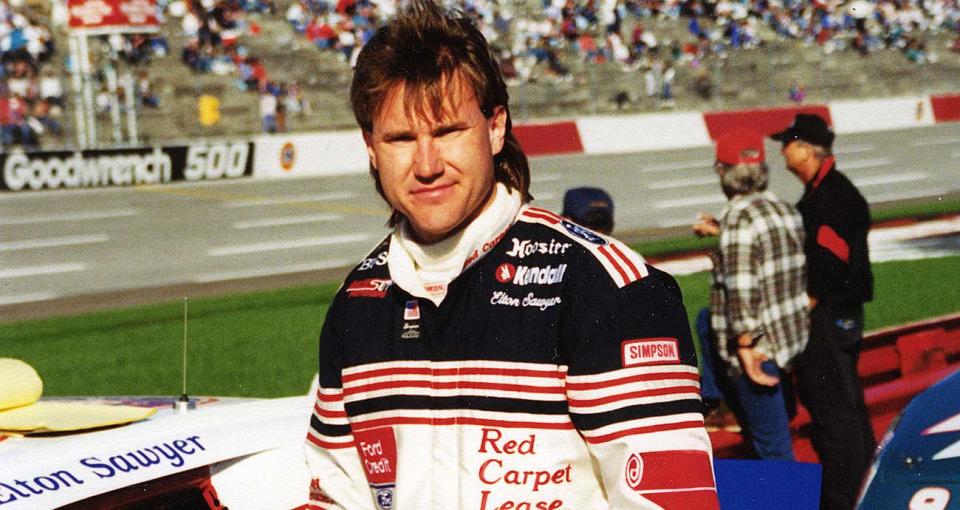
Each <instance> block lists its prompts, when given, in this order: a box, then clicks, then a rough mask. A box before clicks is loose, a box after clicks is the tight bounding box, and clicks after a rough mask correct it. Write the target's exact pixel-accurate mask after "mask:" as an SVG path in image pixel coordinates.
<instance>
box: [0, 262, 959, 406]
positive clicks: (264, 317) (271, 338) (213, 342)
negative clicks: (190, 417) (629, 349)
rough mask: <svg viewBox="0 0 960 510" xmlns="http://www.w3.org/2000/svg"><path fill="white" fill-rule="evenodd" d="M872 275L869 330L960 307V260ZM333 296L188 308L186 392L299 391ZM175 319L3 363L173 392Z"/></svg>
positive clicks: (157, 311) (688, 287)
mask: <svg viewBox="0 0 960 510" xmlns="http://www.w3.org/2000/svg"><path fill="white" fill-rule="evenodd" d="M874 273H875V276H876V282H877V288H876V295H877V298H876V300H875V301H874V302H873V303H870V304H869V305H868V308H867V312H866V313H867V329H874V328H878V327H882V326H888V325H893V324H901V323H904V322H908V321H913V320H918V319H923V318H927V317H934V316H937V315H943V314H946V313H950V312H956V311H958V310H960V301H958V300H957V299H955V296H956V295H957V292H956V289H957V287H958V284H960V256H957V257H948V258H940V259H928V260H921V261H911V262H887V263H883V264H875V265H874ZM678 280H679V282H680V285H681V286H682V287H683V292H684V300H685V303H686V306H687V311H688V313H689V314H690V316H691V319H692V317H693V315H694V314H695V313H696V311H697V310H699V309H700V308H701V307H703V306H706V305H707V300H708V297H707V296H708V289H709V276H708V275H707V274H706V273H699V274H694V275H688V276H682V277H679V278H678ZM916 282H923V284H922V285H917V284H916ZM335 291H336V284H328V285H321V286H313V287H301V288H293V289H284V290H278V291H272V292H260V293H254V294H244V295H237V296H231V297H224V298H219V299H202V300H201V299H198V300H194V301H191V302H190V321H189V324H188V328H189V331H188V334H189V339H190V347H189V355H188V366H189V375H188V377H189V380H188V384H189V387H188V389H189V391H190V393H191V394H194V395H235V396H257V397H272V396H284V395H294V394H302V393H305V392H306V391H307V388H308V386H309V383H310V377H311V376H312V374H313V373H314V372H315V371H316V353H317V337H318V335H319V331H320V326H321V324H322V322H323V317H324V315H325V314H326V310H327V306H328V305H329V303H330V299H331V298H332V296H333V294H334V292H335ZM182 314H183V303H182V302H176V303H169V304H166V305H157V306H149V307H141V308H134V309H129V310H120V311H109V312H98V313H91V314H87V315H81V316H75V317H64V318H50V319H41V320H34V321H26V322H20V323H9V324H0V356H4V357H15V358H20V359H23V360H25V361H26V362H28V363H30V364H31V365H33V366H34V367H35V368H36V369H37V371H38V372H39V373H40V375H41V376H42V377H43V379H44V384H45V389H44V394H46V395H174V394H179V393H180V359H181V342H182V336H183V322H182ZM691 324H692V323H691Z"/></svg>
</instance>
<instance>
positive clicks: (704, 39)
mask: <svg viewBox="0 0 960 510" xmlns="http://www.w3.org/2000/svg"><path fill="white" fill-rule="evenodd" d="M292 3H293V4H294V8H293V9H291V1H290V0H280V1H278V2H275V3H270V2H240V1H239V0H230V1H225V0H221V1H220V2H199V1H197V2H192V3H191V4H189V5H188V4H184V3H183V2H182V1H177V2H169V3H168V2H159V3H158V4H159V5H160V7H159V8H160V9H161V11H163V14H164V19H165V23H164V24H163V26H162V28H161V33H160V37H159V38H158V40H162V41H165V44H162V45H152V44H148V45H147V47H149V48H150V49H147V50H144V51H145V52H146V54H145V55H142V56H141V57H142V58H141V57H138V58H136V59H133V60H135V61H136V62H137V63H136V64H135V65H134V64H127V63H122V64H120V67H122V68H126V66H129V67H130V68H132V70H133V73H134V74H136V75H140V76H142V77H143V79H144V83H145V84H146V83H149V88H150V90H151V91H152V92H151V94H152V98H153V100H154V101H155V103H157V104H158V107H150V106H141V107H140V109H139V110H140V111H139V118H140V129H139V131H140V138H141V140H143V141H147V142H157V141H167V140H171V139H178V138H196V137H224V136H245V135H251V134H255V133H258V132H261V131H262V123H261V120H262V119H261V114H260V95H259V94H258V93H257V92H256V89H258V88H259V89H262V88H267V89H268V90H269V91H270V92H271V93H274V94H277V93H281V94H282V92H286V91H287V90H288V89H289V88H290V86H291V84H293V87H292V88H293V89H294V90H299V92H298V93H297V94H298V97H297V98H298V99H299V100H298V101H297V106H298V108H300V109H301V111H299V112H297V111H295V110H296V109H297V108H293V109H291V108H288V109H287V112H286V115H285V116H284V117H285V119H284V120H285V122H281V123H282V124H284V126H281V129H284V128H285V129H286V130H287V131H316V130H325V129H338V128H352V127H353V120H352V115H351V113H350V109H349V104H348V101H347V93H346V91H347V88H348V86H349V82H350V77H351V70H350V65H349V61H350V57H349V56H348V55H349V54H350V51H348V50H344V49H343V48H342V46H344V45H345V44H349V39H356V40H357V41H360V42H362V40H363V39H364V38H365V37H368V36H369V33H370V31H371V30H372V28H373V27H375V26H376V24H377V23H378V22H379V20H380V19H381V17H382V16H383V15H384V13H386V12H389V7H388V4H389V2H377V3H373V4H371V3H368V2H367V1H361V2H357V3H355V4H354V3H353V2H347V1H346V0H344V1H341V2H338V3H337V4H336V5H334V4H327V3H326V2H323V1H319V0H310V1H306V0H304V1H303V2H300V3H297V2H292ZM864 3H865V4H869V5H870V6H874V7H871V10H874V9H875V10H874V12H873V13H871V14H870V15H869V16H868V18H867V22H866V23H864V22H863V21H862V19H861V18H860V17H858V16H859V15H854V13H853V11H852V10H851V9H852V7H851V6H852V5H853V4H852V3H851V4H837V5H833V6H832V7H827V6H825V5H824V4H819V3H812V4H810V3H807V2H799V1H787V2H783V4H782V5H783V7H782V8H779V9H780V10H779V11H777V10H774V9H773V8H771V7H761V6H768V5H774V6H776V5H781V4H780V3H776V2H771V3H770V4H767V3H761V2H755V1H754V2H746V1H743V2H733V3H731V2H728V1H726V0H723V1H721V2H705V3H701V2H695V1H692V0H690V1H687V2H681V3H675V2H660V1H643V2H639V1H634V0H631V1H626V2H602V5H599V6H598V5H597V4H596V3H593V2H570V3H564V2H559V4H558V3H557V2H554V3H553V4H552V5H551V4H549V2H544V3H540V2H529V1H527V2H518V1H510V2H499V3H497V2H489V3H488V2H464V3H462V4H463V5H465V6H467V8H468V9H469V10H471V11H473V12H476V13H477V17H478V18H479V19H481V20H483V21H482V23H483V24H485V26H486V32H487V33H488V34H489V35H490V37H491V39H493V42H494V45H495V46H497V47H498V51H500V52H501V57H502V58H503V60H504V65H505V66H507V67H505V68H509V71H510V73H509V74H513V73H514V72H516V77H515V78H511V79H509V80H508V82H509V83H510V92H511V96H512V106H513V114H514V117H515V119H517V120H518V121H524V120H531V119H544V118H556V117H573V116H582V115H592V114H609V113H618V112H623V113H627V112H630V113H636V112H642V111H653V110H662V109H676V110H691V111H702V110H717V109H731V108H741V107H748V106H749V107H756V106H762V105H778V104H787V103H790V102H791V88H792V87H793V88H795V89H796V88H797V87H802V89H800V90H802V92H800V93H799V94H797V95H793V96H792V99H793V100H795V101H796V100H802V101H805V102H807V103H820V102H825V101H827V100H836V99H844V98H860V97H890V96H901V95H911V94H933V93H941V92H952V91H956V90H960V53H957V52H956V51H955V50H956V41H957V40H958V36H957V28H958V24H960V10H958V7H957V5H956V2H955V1H953V0H947V1H937V2H927V3H925V4H924V9H925V10H924V11H923V12H922V13H918V12H915V11H916V9H914V11H910V10H909V4H907V7H904V8H903V9H901V10H899V11H897V10H896V9H894V11H893V14H891V13H890V11H889V5H890V4H889V3H888V2H879V3H876V4H874V3H871V2H864ZM544 4H548V5H547V6H546V7H544ZM190 5H192V7H190ZM203 5H208V8H209V10H208V11H207V12H206V13H204V12H203V10H204V9H206V8H205V7H203ZM831 5H832V4H831ZM351 6H352V7H351ZM217 9H220V10H221V11H223V12H226V13H227V14H223V13H222V12H221V11H217V12H214V11H216V10H217ZM2 11H3V12H2V13H0V22H2V23H0V24H2V25H4V26H5V27H6V28H5V29H4V30H3V31H0V38H7V39H9V38H10V34H11V33H12V32H11V30H13V29H16V28H19V27H18V25H23V24H24V20H26V22H27V23H26V25H27V26H28V27H31V29H33V28H36V29H39V30H40V31H44V30H49V33H50V38H51V41H52V46H51V48H52V54H51V55H50V56H49V57H45V58H44V59H43V60H41V61H39V62H35V63H34V66H35V67H36V68H37V69H38V71H34V79H39V76H40V75H41V74H42V73H41V72H40V71H39V70H49V71H52V73H54V74H55V75H57V76H59V77H60V85H61V87H62V88H63V89H64V94H63V99H62V107H53V108H52V114H50V115H47V116H46V117H44V118H40V116H41V115H42V114H43V108H40V107H38V106H37V103H36V102H34V100H33V99H30V100H28V104H29V106H30V108H28V109H26V110H24V111H22V112H20V113H19V114H18V115H20V117H22V119H21V121H24V122H25V121H28V120H30V118H31V117H35V118H37V119H38V120H37V121H35V122H30V123H28V125H30V126H34V127H36V126H37V123H38V122H39V124H40V125H42V126H45V127H46V129H43V131H44V135H43V136H42V137H41V140H40V141H41V142H42V143H43V145H44V146H47V147H54V146H62V145H71V144H72V143H73V142H74V140H75V139H76V137H75V135H74V133H73V130H74V120H73V113H74V107H73V104H74V103H73V98H72V95H73V94H72V89H71V87H70V79H69V78H70V77H69V74H68V73H67V70H68V68H67V65H66V63H65V62H66V60H67V51H66V48H67V47H68V44H67V37H66V32H65V29H64V26H63V24H62V22H58V21H57V18H58V16H57V12H58V9H57V6H55V5H51V3H50V2H48V1H46V0H20V1H17V2H9V1H5V2H4V3H3V9H2ZM341 11H342V12H341ZM194 12H197V13H198V14H199V17H197V16H194V15H193V13H194ZM304 13H305V14H304ZM350 13H352V14H353V15H352V16H350V15H349V14H350ZM310 14H317V15H318V16H317V19H318V20H321V21H322V22H324V23H326V22H327V21H329V22H330V23H329V24H330V27H332V28H329V27H328V28H329V29H330V30H335V31H336V32H338V33H339V34H341V35H342V34H343V33H344V32H349V36H348V38H347V40H344V39H342V38H340V39H330V44H329V45H328V44H327V43H326V42H325V43H323V44H318V42H317V39H316V37H315V36H316V34H317V33H318V32H319V31H311V29H310V26H309V24H307V25H304V23H305V22H309V21H310V20H311V19H312V18H311V16H310ZM345 14H347V15H345ZM908 14H909V16H908ZM298 15H299V17H298ZM18 16H19V17H20V18H18ZM191 16H194V18H196V19H194V18H191ZM216 16H221V17H224V18H223V19H225V20H226V21H223V19H222V20H221V24H226V25H229V26H230V27H231V28H229V29H227V28H224V27H218V28H217V29H216V30H214V32H215V33H214V35H213V37H214V41H213V42H212V43H210V44H209V45H208V44H207V41H208V37H210V34H208V33H206V32H204V27H206V26H207V24H206V23H200V29H199V31H198V29H197V25H198V21H197V19H211V18H216ZM21 18H22V19H21ZM297 20H299V21H297ZM693 20H696V22H693ZM639 27H642V29H641V28H639ZM299 29H303V33H301V32H299V31H298V30H299ZM35 31H36V30H34V32H35ZM613 33H616V34H617V36H615V37H613V36H611V35H610V34H613ZM101 39H102V40H100V41H95V42H94V43H93V44H92V49H93V51H94V52H95V55H96V63H97V64H99V65H100V66H102V65H104V64H106V63H108V62H109V56H110V55H111V52H112V53H113V54H116V53H117V49H118V44H117V42H116V41H113V43H114V44H113V47H111V45H110V42H109V41H108V40H107V38H105V37H104V38H101ZM191 39H197V40H199V41H200V43H201V44H199V45H197V46H198V47H197V48H196V49H195V51H196V52H197V54H195V55H194V57H196V56H197V55H199V57H200V58H201V59H202V60H203V61H202V62H201V63H200V64H199V65H200V67H197V66H196V65H194V67H193V68H191V67H188V65H186V64H185V63H184V62H183V59H182V58H181V56H182V49H183V48H185V47H190V41H191ZM324 41H326V39H324ZM148 43H149V41H148ZM324 45H327V46H329V48H328V49H320V48H319V46H324ZM120 46H123V45H120ZM161 46H162V47H163V50H155V49H156V48H159V47H161ZM0 47H2V48H8V49H9V48H10V45H9V44H6V45H2V46H0ZM594 47H595V48H596V50H595V51H594V50H593V49H591V48H594ZM654 47H656V48H657V49H656V50H654V49H653V48H654ZM124 52H125V54H127V55H128V58H127V60H131V58H129V54H130V43H129V42H128V43H127V44H126V48H125V49H121V53H124ZM625 52H626V53H625ZM250 57H255V58H256V60H257V61H258V62H262V65H263V69H264V71H263V72H264V73H265V76H260V77H259V78H257V77H254V78H251V77H250V76H249V72H250V70H249V66H247V62H248V61H247V59H249V58H250ZM508 61H509V63H508ZM4 62H5V64H6V66H5V67H6V71H5V73H4V76H3V79H4V80H5V81H8V82H9V80H11V79H13V78H15V76H14V74H11V73H12V71H11V68H12V64H11V63H12V62H13V60H12V59H11V58H10V51H8V50H4ZM193 62H196V61H193ZM668 62H673V63H674V69H675V72H676V78H675V80H674V83H673V91H672V98H670V99H669V100H665V99H664V98H663V97H662V90H661V89H662V85H661V84H659V83H657V84H655V87H654V89H653V90H652V92H653V95H652V96H651V95H650V92H651V90H650V89H648V88H647V86H646V83H645V82H646V81H647V80H649V79H654V80H655V79H658V78H661V76H662V74H663V66H665V65H667V63H668ZM191 65H193V64H191ZM201 68H202V69H203V70H197V69H201ZM245 73H247V74H245ZM654 75H656V76H654ZM244 82H246V84H244ZM281 84H283V85H285V86H284V87H283V88H282V91H281ZM4 88H5V90H4V94H6V92H7V90H9V89H10V87H9V86H5V87H4ZM244 88H245V89H247V90H241V89H244ZM794 92H799V90H794ZM291 94H292V93H291ZM201 95H209V96H213V97H215V98H217V99H218V100H219V112H220V120H219V122H216V123H213V124H211V125H207V126H204V125H201V123H200V122H199V120H198V98H199V97H200V96H201ZM144 104H145V103H144ZM280 104H283V98H281V101H280ZM48 106H49V105H48ZM7 109H9V108H7ZM3 111H6V110H3ZM38 111H39V113H38ZM0 115H2V116H3V118H4V123H5V124H10V125H12V124H13V122H14V121H15V120H16V119H13V120H9V121H8V120H6V119H8V118H11V117H10V115H8V114H5V113H2V112H0ZM14 117H15V116H14ZM46 118H49V119H52V120H54V121H56V122H57V123H58V124H59V126H61V127H62V134H60V135H57V134H56V132H57V131H58V129H55V128H53V127H52V126H51V125H50V124H48V123H47V122H45V121H44V119H46ZM110 130H111V128H110V116H109V115H108V114H106V113H102V114H101V115H100V116H99V118H98V132H99V133H100V136H99V137H98V139H99V140H100V141H101V142H102V143H107V142H108V141H109V140H110V136H109V133H110ZM4 132H5V133H14V134H15V135H16V136H12V137H8V136H5V140H4V141H5V142H6V143H7V144H11V143H13V144H15V143H17V141H18V139H19V138H20V137H19V135H18V134H17V133H19V132H20V131H16V130H14V129H13V128H10V129H7V128H5V131H4ZM7 138H9V139H7ZM21 142H22V141H21Z"/></svg>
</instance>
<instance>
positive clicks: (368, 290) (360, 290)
mask: <svg viewBox="0 0 960 510" xmlns="http://www.w3.org/2000/svg"><path fill="white" fill-rule="evenodd" d="M391 284H393V281H392V280H385V279H382V278H367V279H365V280H357V281H354V282H350V285H348V286H347V295H348V296H350V297H352V298H353V297H372V298H380V299H382V298H384V297H386V296H387V289H388V288H390V285H391Z"/></svg>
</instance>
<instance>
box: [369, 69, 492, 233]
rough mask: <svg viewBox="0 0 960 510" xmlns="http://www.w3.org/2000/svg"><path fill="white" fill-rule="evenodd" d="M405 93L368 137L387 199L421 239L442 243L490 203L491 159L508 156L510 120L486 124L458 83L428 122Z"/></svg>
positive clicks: (391, 99) (391, 97)
mask: <svg viewBox="0 0 960 510" xmlns="http://www.w3.org/2000/svg"><path fill="white" fill-rule="evenodd" d="M404 88H405V85H403V84H400V85H397V86H396V87H394V89H393V90H391V91H390V93H389V94H387V96H386V99H385V103H384V104H383V105H382V107H381V108H380V111H379V112H378V113H377V116H376V117H375V118H374V122H373V132H364V133H363V139H364V142H366V145H367V153H368V154H369V155H370V162H371V163H372V164H373V167H374V168H376V169H377V171H378V172H379V178H380V185H381V186H382V188H383V194H384V195H385V196H386V199H387V201H388V202H389V203H390V205H391V206H392V207H393V208H394V209H396V210H397V211H399V212H400V213H401V214H403V215H404V216H405V217H406V218H407V220H408V221H409V223H410V226H411V227H412V228H413V232H414V233H415V234H416V236H417V239H418V240H419V241H420V242H424V243H433V242H436V241H440V240H442V239H444V238H446V237H448V236H449V235H451V234H453V233H454V232H455V231H456V230H457V229H458V228H459V227H461V226H465V225H467V224H468V223H469V222H470V221H472V220H473V219H474V218H475V217H476V216H477V215H478V214H480V212H481V211H482V210H483V209H484V207H486V205H487V204H489V203H490V201H491V200H492V199H493V193H492V190H493V183H494V175H493V156H494V155H495V154H497V153H499V152H500V149H502V148H503V139H504V134H505V131H506V121H507V114H506V111H505V110H504V109H503V108H502V107H497V108H496V109H495V111H494V113H493V115H492V116H491V117H490V118H489V119H487V118H485V117H484V116H483V112H481V111H480V105H479V104H478V103H477V100H476V98H475V97H474V94H473V93H472V91H471V90H470V89H469V88H468V87H467V86H466V85H465V84H464V82H463V80H461V79H460V78H459V77H456V78H454V79H453V80H451V81H450V82H449V83H448V85H447V89H448V91H447V94H446V95H445V98H444V104H443V111H442V114H441V115H440V118H433V114H432V112H431V111H430V108H429V107H426V108H424V109H423V110H424V111H425V112H426V113H425V114H424V115H423V116H421V115H419V114H417V113H416V109H410V108H408V107H407V104H405V103H404Z"/></svg>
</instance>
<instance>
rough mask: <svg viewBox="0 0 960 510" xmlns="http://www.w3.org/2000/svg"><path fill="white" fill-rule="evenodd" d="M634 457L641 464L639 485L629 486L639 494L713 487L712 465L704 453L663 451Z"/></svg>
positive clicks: (644, 453) (699, 451)
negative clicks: (637, 457) (638, 458)
mask: <svg viewBox="0 0 960 510" xmlns="http://www.w3.org/2000/svg"><path fill="white" fill-rule="evenodd" d="M635 455H639V457H640V459H641V460H642V462H641V463H640V464H641V469H640V470H641V474H640V477H639V478H640V479H639V483H635V484H631V487H633V488H634V489H635V490H637V491H639V492H645V491H661V490H670V489H703V488H707V487H713V486H714V482H713V465H712V464H711V463H710V456H709V455H708V454H707V452H705V451H702V450H666V451H660V452H642V453H639V454H635ZM685 508H686V507H685ZM689 508H694V507H689ZM695 508H701V507H699V506H697V507H695Z"/></svg>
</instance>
